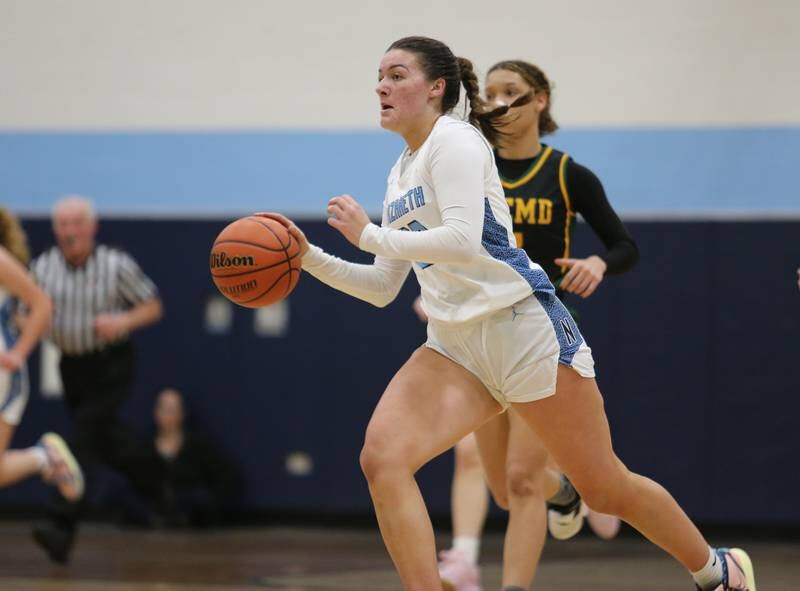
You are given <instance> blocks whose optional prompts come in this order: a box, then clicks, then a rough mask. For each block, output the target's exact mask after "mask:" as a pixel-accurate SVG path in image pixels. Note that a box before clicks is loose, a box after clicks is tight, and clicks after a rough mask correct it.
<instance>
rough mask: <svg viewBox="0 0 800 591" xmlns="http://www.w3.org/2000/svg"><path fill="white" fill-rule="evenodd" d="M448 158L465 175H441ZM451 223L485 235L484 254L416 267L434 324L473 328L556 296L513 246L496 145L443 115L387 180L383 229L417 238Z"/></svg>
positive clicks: (536, 268)
mask: <svg viewBox="0 0 800 591" xmlns="http://www.w3.org/2000/svg"><path fill="white" fill-rule="evenodd" d="M442 151H449V152H450V153H451V154H452V153H453V152H454V151H455V152H456V153H458V154H459V155H460V156H461V155H462V154H463V158H464V160H461V161H459V162H458V163H457V164H458V167H459V168H457V167H456V166H453V165H451V166H450V168H448V167H446V166H441V167H439V168H438V169H437V164H436V163H437V157H438V155H439V154H441V153H442ZM451 170H452V172H451ZM458 171H461V172H458ZM464 171H468V173H469V175H467V174H463V172H464ZM466 176H470V178H469V179H467V178H463V177H466ZM481 180H482V189H483V190H482V192H479V189H480V188H481ZM462 185H463V188H462ZM454 190H455V191H456V194H455V195H454V198H453V199H451V196H450V195H449V194H448V197H447V199H448V201H447V203H443V202H440V198H439V196H440V194H442V193H444V192H448V193H452V192H453V191H454ZM448 216H449V217H450V218H451V219H456V221H458V222H459V228H463V232H464V233H466V234H467V235H469V236H474V235H473V231H474V232H478V233H480V250H479V251H478V252H477V254H476V255H475V256H473V257H472V258H470V260H468V261H467V262H463V263H462V262H439V263H435V262H434V263H431V261H425V260H418V261H416V262H415V263H414V264H413V269H414V272H415V273H416V275H417V279H418V280H419V284H420V286H421V288H422V302H423V306H424V308H425V311H426V312H427V314H428V315H429V316H430V317H431V318H433V319H436V320H439V321H442V322H465V321H470V320H474V319H477V318H480V317H482V316H485V315H487V314H490V313H492V312H494V311H496V310H499V309H501V308H505V307H508V306H510V305H512V304H514V303H515V302H518V301H520V300H522V299H523V298H525V297H527V296H529V295H530V294H531V293H532V291H543V290H552V289H553V288H552V286H551V285H550V282H549V280H548V279H547V275H546V274H545V273H544V271H543V270H542V268H541V267H540V266H539V265H536V264H535V263H533V262H531V261H530V259H528V256H527V255H526V254H525V252H524V251H523V250H521V249H517V248H516V246H515V244H516V243H515V240H514V234H513V230H512V220H511V214H510V212H509V209H508V205H507V204H506V200H505V196H504V194H503V188H502V185H501V184H500V178H499V176H498V173H497V167H496V165H495V161H494V155H493V153H492V148H491V146H490V145H489V143H488V142H487V141H486V139H485V138H484V137H483V135H481V134H480V133H479V132H478V130H477V129H475V127H473V126H472V125H470V124H469V123H465V122H463V121H459V120H457V119H454V118H453V117H449V116H442V117H440V118H439V119H438V120H437V122H436V124H435V126H434V128H433V130H432V131H431V133H430V135H429V136H428V138H427V139H426V141H425V143H424V144H423V145H422V146H421V147H420V148H419V149H418V150H417V151H416V153H414V154H409V153H408V150H405V151H404V153H403V155H401V157H400V158H399V159H398V161H397V163H396V164H395V165H394V167H393V168H392V170H391V172H390V173H389V178H388V186H387V190H386V196H385V199H384V206H383V222H382V225H383V227H389V228H393V229H403V230H409V231H411V232H415V231H422V230H431V229H434V228H437V227H439V226H442V225H443V218H447V217H448ZM472 226H475V227H472ZM425 234H428V235H430V233H428V232H425ZM420 238H421V236H420ZM474 238H477V237H474ZM367 241H368V242H376V243H380V242H381V239H380V236H371V237H369V239H368V240H367ZM363 242H364V238H363V237H362V243H363ZM388 242H391V240H388ZM433 242H435V241H433ZM433 242H432V243H431V244H430V245H429V247H430V249H431V250H432V251H435V250H436V248H437V247H438V246H439V245H438V244H435V243H433ZM381 246H384V247H385V246H386V245H381ZM384 250H385V248H384ZM373 252H379V251H373ZM380 254H382V255H384V256H392V255H391V253H390V252H380Z"/></svg>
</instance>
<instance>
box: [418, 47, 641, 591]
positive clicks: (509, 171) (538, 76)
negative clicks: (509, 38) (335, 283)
mask: <svg viewBox="0 0 800 591" xmlns="http://www.w3.org/2000/svg"><path fill="white" fill-rule="evenodd" d="M485 91H486V99H487V100H488V101H489V103H490V104H493V105H497V106H504V105H511V104H512V103H514V101H516V100H518V99H519V98H520V97H523V96H525V97H527V98H526V101H525V104H524V105H521V106H519V107H516V108H514V109H512V111H511V112H510V113H509V114H508V115H507V117H506V120H505V122H504V125H503V126H502V131H503V132H504V133H503V136H502V137H501V139H500V143H499V145H497V146H496V150H495V162H496V163H497V169H498V172H499V174H500V180H501V183H502V185H503V189H504V190H505V195H506V202H507V203H508V205H509V208H510V209H511V216H512V218H513V224H514V226H513V229H514V234H515V237H516V242H517V246H518V247H522V248H523V249H524V250H525V252H527V253H528V256H529V257H530V258H531V260H534V261H536V262H537V263H538V264H539V265H540V266H541V267H542V268H543V269H544V270H545V271H546V272H547V274H548V277H549V278H550V281H552V282H553V284H554V285H555V286H557V289H556V295H557V296H558V297H559V299H563V296H564V292H571V293H575V294H577V295H579V296H580V297H583V298H586V297H589V296H590V295H591V294H592V293H594V291H595V289H597V286H598V285H599V284H600V282H601V281H602V280H603V278H604V276H605V275H606V274H607V273H608V274H613V273H621V272H624V271H627V270H628V269H630V268H631V267H632V266H633V265H634V264H635V263H636V260H637V258H638V251H637V248H636V245H635V243H634V241H633V239H632V238H631V236H630V235H629V234H628V232H627V230H626V229H625V226H624V225H623V224H622V222H621V221H620V219H619V217H618V216H617V215H616V213H615V212H614V210H613V209H612V208H611V206H610V204H609V203H608V200H607V199H606V195H605V192H604V190H603V186H602V184H601V183H600V181H599V180H598V179H597V177H596V176H595V175H594V174H593V173H592V172H591V171H590V170H589V169H587V168H585V167H583V166H581V165H579V164H577V163H575V162H574V161H573V160H572V159H570V158H569V156H568V155H567V154H564V153H562V152H559V151H557V150H555V149H553V148H551V147H550V146H547V145H543V144H542V143H541V141H540V138H541V136H544V135H546V134H548V133H552V132H554V131H555V130H556V129H558V126H557V125H556V123H555V121H554V120H553V117H552V116H551V114H550V105H551V85H550V81H549V80H548V79H547V76H546V75H545V74H544V72H542V70H541V69H539V68H538V67H536V66H535V65H533V64H530V63H528V62H524V61H518V60H514V61H503V62H499V63H497V64H495V65H494V66H492V67H491V68H490V69H489V73H488V76H487V79H486V89H485ZM576 213H580V214H581V215H582V216H583V218H584V219H585V220H586V221H587V222H588V223H589V226H590V227H591V228H592V230H594V232H595V234H596V235H597V236H598V237H599V238H600V240H601V241H602V242H603V244H604V245H605V247H606V252H605V253H604V254H603V255H602V256H598V255H593V256H590V257H587V258H582V259H573V258H570V242H571V236H572V230H573V228H574V217H575V214H576ZM415 309H417V313H418V314H420V310H419V306H418V305H417V304H415ZM422 313H423V314H424V312H422ZM573 316H574V313H573ZM481 433H482V434H483V438H484V440H485V441H484V445H482V446H481V449H483V450H484V451H487V450H488V451H490V452H494V453H496V454H497V455H498V457H492V458H489V457H487V458H485V461H484V463H485V464H486V465H487V467H488V468H489V469H488V470H487V476H488V479H489V484H490V485H491V487H492V491H493V493H494V495H495V497H496V498H497V499H498V501H499V502H500V504H501V505H503V506H508V508H509V511H510V514H509V521H508V527H507V529H506V544H505V558H504V562H503V585H504V588H505V589H516V588H522V589H528V588H530V585H531V583H532V581H533V577H534V574H535V570H536V566H537V563H538V558H539V556H540V555H541V550H542V547H543V545H544V539H545V511H544V507H545V505H544V500H545V498H546V497H545V496H544V495H545V492H544V490H545V488H546V486H545V485H546V482H545V480H544V477H545V473H544V467H545V465H546V463H547V452H546V450H545V449H544V447H543V446H542V444H541V443H540V442H539V439H538V437H536V435H535V433H533V431H531V430H530V429H528V427H527V426H526V425H524V424H523V423H522V420H521V419H520V418H519V416H518V415H516V414H515V413H514V412H513V411H512V412H508V413H503V414H502V415H499V416H498V417H497V418H495V419H493V420H492V421H491V422H490V423H488V424H487V425H486V426H485V427H484V428H483V429H482V430H481ZM472 440H474V435H468V436H467V437H466V438H465V439H463V440H462V441H460V442H459V443H458V444H457V445H456V447H455V454H456V461H455V466H456V468H455V474H454V476H453V499H454V503H453V528H454V542H453V548H452V549H451V550H449V551H444V552H443V553H442V562H441V563H440V572H441V574H442V579H443V580H445V581H447V582H449V583H450V584H451V585H452V586H453V587H454V588H456V589H459V590H461V589H464V590H469V589H470V588H474V587H475V583H474V582H475V581H477V580H478V568H477V565H476V558H477V556H476V555H477V552H476V551H473V550H472V548H473V547H474V548H476V549H477V547H478V544H479V539H478V538H477V537H467V536H465V535H464V534H463V530H464V528H465V526H469V525H471V524H479V525H478V527H477V528H475V527H474V526H473V528H472V530H468V533H471V534H473V535H475V534H477V535H480V530H481V528H482V522H483V518H484V516H485V514H486V502H485V500H484V499H483V498H481V494H480V493H481V492H484V491H485V484H484V481H483V477H482V476H483V474H482V470H481V462H480V459H479V457H478V454H479V452H478V446H477V445H476V444H475V443H474V441H472ZM497 441H505V442H507V448H504V447H503V446H502V445H500V446H498V445H496V443H495V442H497ZM487 443H488V444H489V445H487ZM476 467H477V470H476ZM476 471H477V473H478V477H477V478H475V477H471V476H470V474H471V473H473V472H476ZM551 490H552V484H551ZM484 497H485V492H484ZM551 517H552V518H553V519H557V518H559V516H558V515H557V514H552V513H551ZM576 517H578V518H579V519H575V520H573V522H572V523H569V524H567V523H564V524H563V527H562V528H560V531H559V532H556V531H554V534H555V535H556V536H557V537H560V538H563V537H567V536H569V535H572V534H574V533H577V531H578V529H579V528H580V525H581V523H582V517H581V516H580V515H578V516H576ZM588 519H589V523H590V525H591V526H592V529H594V530H595V531H596V532H597V534H598V535H599V536H600V537H602V538H605V539H608V538H611V537H614V536H615V535H616V533H617V531H618V529H619V519H618V518H617V517H614V516H610V515H603V514H600V513H594V512H591V513H590V514H589V516H588ZM551 521H552V520H551ZM465 524H466V525H465ZM551 529H554V525H553V523H552V522H551ZM465 537H466V539H465ZM471 582H472V584H470V583H471Z"/></svg>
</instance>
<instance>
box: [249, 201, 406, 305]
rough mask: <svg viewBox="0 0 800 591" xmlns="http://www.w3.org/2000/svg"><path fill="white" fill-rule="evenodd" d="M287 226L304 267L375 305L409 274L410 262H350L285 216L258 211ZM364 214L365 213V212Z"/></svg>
mask: <svg viewBox="0 0 800 591" xmlns="http://www.w3.org/2000/svg"><path fill="white" fill-rule="evenodd" d="M256 215H259V216H262V217H269V218H272V219H274V220H277V221H278V222H280V223H282V224H283V225H284V226H286V229H287V230H288V231H289V233H290V234H291V235H292V237H294V239H295V240H296V241H297V243H298V244H299V245H300V256H301V257H302V266H303V270H304V271H307V272H308V273H310V274H311V275H313V276H314V277H316V278H317V279H319V280H320V281H322V282H323V283H325V284H326V285H329V286H331V287H332V288H334V289H338V290H339V291H341V292H344V293H346V294H349V295H351V296H353V297H356V298H358V299H360V300H364V301H365V302H369V303H370V304H372V305H374V306H378V307H381V308H382V307H384V306H386V305H388V304H390V303H391V302H392V301H394V299H395V298H396V297H397V294H398V293H399V292H400V288H401V287H402V286H403V283H404V282H405V280H406V277H408V272H409V271H410V270H411V263H409V262H407V261H399V260H392V259H389V258H387V257H381V256H376V257H375V261H374V262H373V264H371V265H364V264H358V263H351V262H350V261H345V260H343V259H340V258H339V257H335V256H333V255H331V254H328V253H327V252H325V251H324V250H322V249H321V248H320V247H318V246H314V245H313V244H309V242H308V239H307V238H306V236H305V234H303V231H302V230H300V228H298V227H297V226H296V225H295V224H294V223H293V222H292V221H291V220H289V219H288V218H286V217H284V216H282V215H280V214H276V213H258V214H256ZM365 215H366V214H365Z"/></svg>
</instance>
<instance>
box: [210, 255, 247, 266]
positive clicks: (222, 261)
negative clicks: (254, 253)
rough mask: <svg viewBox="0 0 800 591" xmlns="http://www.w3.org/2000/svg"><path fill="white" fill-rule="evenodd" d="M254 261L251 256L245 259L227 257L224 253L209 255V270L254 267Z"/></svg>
mask: <svg viewBox="0 0 800 591" xmlns="http://www.w3.org/2000/svg"><path fill="white" fill-rule="evenodd" d="M255 266H256V261H255V259H254V258H253V257H251V256H246V257H229V256H228V255H227V254H225V253H224V252H220V253H216V252H212V253H211V268H212V269H224V268H227V267H255Z"/></svg>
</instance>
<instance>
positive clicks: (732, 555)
mask: <svg viewBox="0 0 800 591" xmlns="http://www.w3.org/2000/svg"><path fill="white" fill-rule="evenodd" d="M717 555H718V556H720V557H721V558H722V559H723V560H725V569H724V570H725V572H726V575H727V576H726V579H727V580H724V581H722V583H720V584H719V585H718V586H717V587H715V588H714V589H713V591H756V578H755V574H754V572H753V563H752V562H751V561H750V557H749V556H748V555H747V552H745V551H744V550H740V549H739V548H732V549H730V550H728V549H727V548H717Z"/></svg>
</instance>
